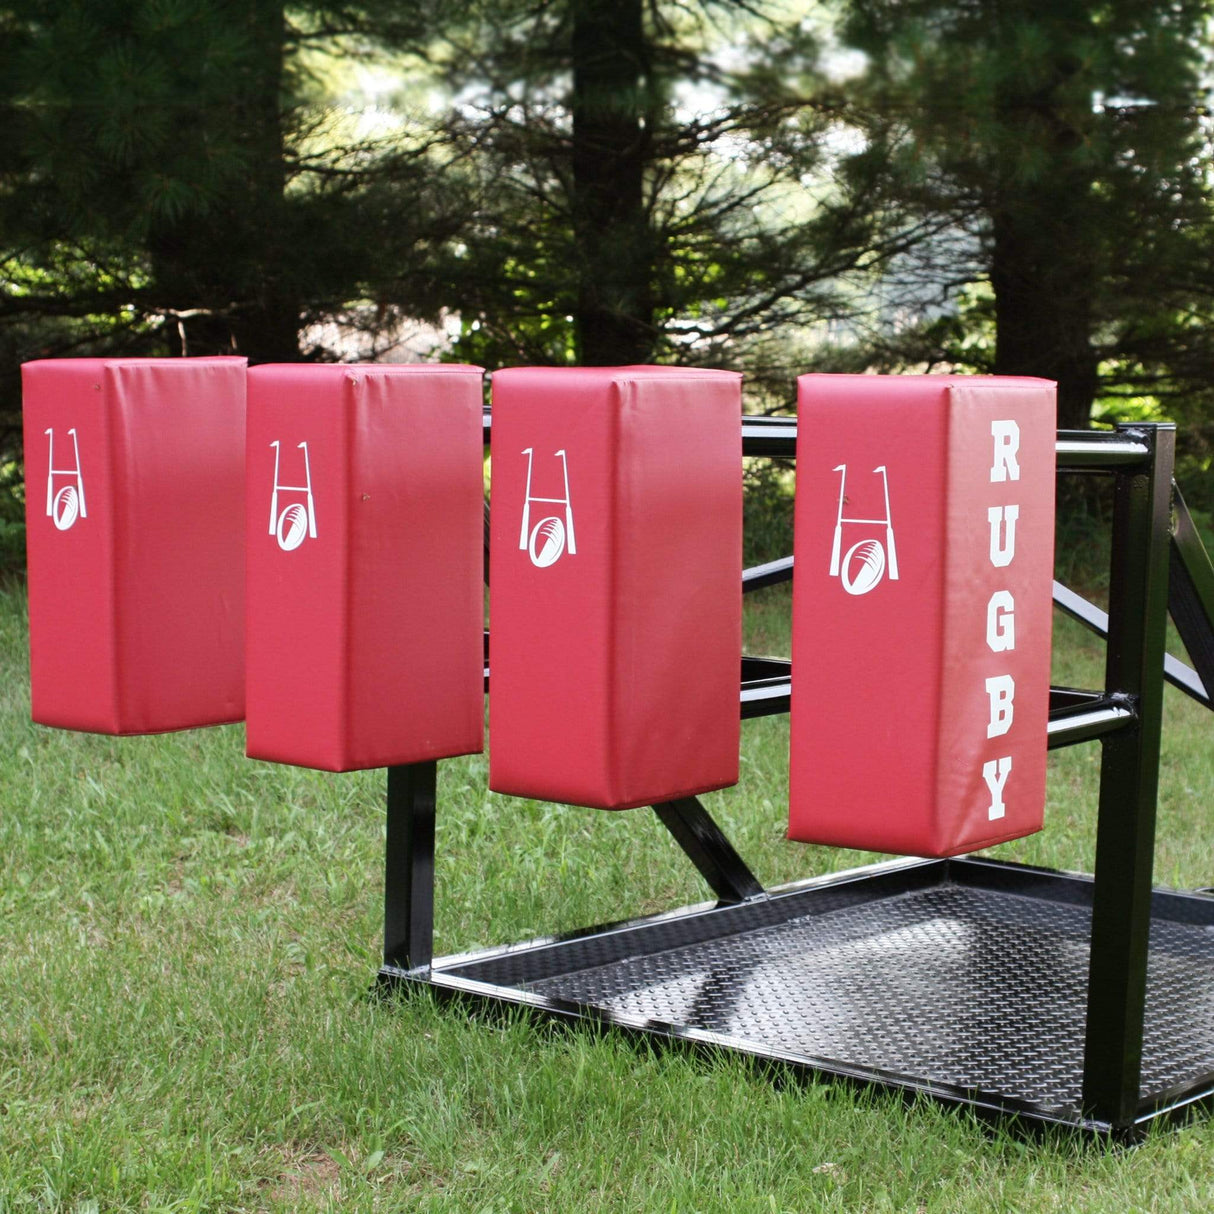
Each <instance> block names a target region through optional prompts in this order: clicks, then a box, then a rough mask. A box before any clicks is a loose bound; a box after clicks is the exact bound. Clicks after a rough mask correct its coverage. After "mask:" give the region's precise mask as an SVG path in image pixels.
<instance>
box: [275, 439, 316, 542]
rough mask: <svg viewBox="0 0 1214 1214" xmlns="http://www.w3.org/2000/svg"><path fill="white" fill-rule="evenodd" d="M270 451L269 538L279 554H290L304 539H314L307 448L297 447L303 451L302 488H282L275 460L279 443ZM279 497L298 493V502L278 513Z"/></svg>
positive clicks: (279, 446) (314, 506)
mask: <svg viewBox="0 0 1214 1214" xmlns="http://www.w3.org/2000/svg"><path fill="white" fill-rule="evenodd" d="M270 446H271V447H273V448H274V488H273V489H272V491H271V493H270V534H271V535H272V536H274V538H275V539H276V540H278V546H279V547H280V548H281V549H282V550H283V552H294V551H295V549H296V548H298V547H299V546H300V544H302V543H303V542H304V539H305V538H306V539H313V540H314V539H315V538H316V503H315V501H314V500H313V498H312V465H311V464H310V463H309V461H308V444H307V443H299V444H297V447H298V449H300V450H302V451H303V457H304V483H303V484H302V485H284V484H282V482H281V481H280V480H279V479H278V477H279V458H280V456H281V454H282V451H281V443H280V442H279V440H278V439H275V440H274V441H273V442H272V443H271V444H270ZM280 493H302V494H303V495H304V500H303V501H302V502H292V503H291V504H290V505H289V506H284V507H283V509H282V512H281V513H279V510H278V495H279V494H280Z"/></svg>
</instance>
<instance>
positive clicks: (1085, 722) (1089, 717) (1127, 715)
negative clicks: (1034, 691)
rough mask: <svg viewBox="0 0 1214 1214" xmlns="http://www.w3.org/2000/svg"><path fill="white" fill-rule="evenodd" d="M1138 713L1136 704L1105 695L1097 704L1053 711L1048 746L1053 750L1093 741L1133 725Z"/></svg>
mask: <svg viewBox="0 0 1214 1214" xmlns="http://www.w3.org/2000/svg"><path fill="white" fill-rule="evenodd" d="M1137 720H1138V715H1137V714H1136V713H1135V711H1134V708H1133V705H1132V704H1131V703H1130V702H1129V701H1128V700H1124V699H1120V700H1119V699H1115V698H1114V697H1112V696H1102V697H1101V698H1100V699H1099V700H1097V701H1096V702H1095V703H1094V704H1083V705H1079V706H1075V707H1071V708H1064V709H1061V710H1060V711H1058V712H1051V713H1050V719H1049V723H1048V724H1047V725H1046V727H1045V733H1046V745H1047V746H1048V747H1049V749H1050V750H1057V749H1058V748H1059V747H1061V746H1074V745H1075V744H1076V743H1078V742H1090V741H1092V739H1094V738H1102V737H1104V736H1105V735H1106V734H1110V733H1115V732H1116V731H1117V730H1119V729H1128V728H1130V727H1131V726H1132V725H1133V724H1134V722H1135V721H1137Z"/></svg>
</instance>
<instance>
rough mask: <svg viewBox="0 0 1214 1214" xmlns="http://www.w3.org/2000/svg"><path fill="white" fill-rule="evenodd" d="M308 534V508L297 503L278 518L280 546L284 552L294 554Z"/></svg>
mask: <svg viewBox="0 0 1214 1214" xmlns="http://www.w3.org/2000/svg"><path fill="white" fill-rule="evenodd" d="M307 534H308V511H307V508H306V507H304V506H302V505H300V503H299V502H296V503H295V505H293V506H288V507H287V508H286V509H285V510H284V511H283V512H282V513H281V514H280V515H279V516H278V546H279V547H280V548H281V549H282V550H283V552H294V551H295V549H296V548H298V547H299V545H300V544H302V543H303V542H304V536H305V535H307Z"/></svg>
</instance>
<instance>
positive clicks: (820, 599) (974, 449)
mask: <svg viewBox="0 0 1214 1214" xmlns="http://www.w3.org/2000/svg"><path fill="white" fill-rule="evenodd" d="M798 386H799V393H798V398H799V418H800V432H799V437H798V442H797V503H796V539H795V545H794V551H795V556H796V579H795V581H794V588H793V679H792V718H791V772H790V785H791V787H790V815H789V837H790V838H793V839H798V840H801V841H804V842H807V843H830V844H835V845H838V846H840V847H857V848H864V849H868V850H872V851H883V852H896V853H900V854H906V855H917V856H950V855H957V854H959V853H962V852H967V851H974V850H976V849H978V848H981V847H988V846H990V845H992V844H995V843H999V842H1001V841H1003V840H1005V839H1014V838H1018V837H1019V836H1021V835H1026V834H1030V833H1032V832H1033V831H1035V830H1039V829H1040V828H1041V825H1042V813H1043V808H1044V804H1045V758H1046V719H1047V714H1048V708H1049V674H1050V628H1051V579H1052V576H1053V575H1052V569H1053V549H1054V436H1055V430H1054V425H1055V405H1054V385H1053V384H1052V383H1050V382H1048V381H1046V380H1032V379H1013V378H1006V379H996V378H977V377H976V378H951V377H947V376H898V377H888V378H887V377H883V376H849V375H839V376H832V375H807V376H803V377H802V378H801V379H800V380H799V381H798ZM1013 515H1014V517H1013Z"/></svg>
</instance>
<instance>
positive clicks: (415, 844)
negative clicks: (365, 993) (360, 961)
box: [384, 761, 438, 970]
mask: <svg viewBox="0 0 1214 1214" xmlns="http://www.w3.org/2000/svg"><path fill="white" fill-rule="evenodd" d="M437 780H438V764H437V763H435V762H433V761H430V762H426V763H411V764H409V765H408V766H402V767H389V768H388V841H387V846H386V848H385V854H386V863H385V871H384V965H385V966H386V967H391V968H393V969H402V970H407V969H417V968H419V967H421V966H427V965H429V964H430V961H431V960H432V958H433V956H434V809H435V787H436V784H437Z"/></svg>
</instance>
